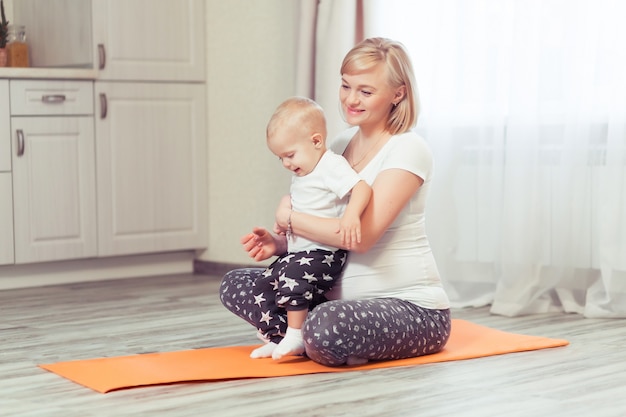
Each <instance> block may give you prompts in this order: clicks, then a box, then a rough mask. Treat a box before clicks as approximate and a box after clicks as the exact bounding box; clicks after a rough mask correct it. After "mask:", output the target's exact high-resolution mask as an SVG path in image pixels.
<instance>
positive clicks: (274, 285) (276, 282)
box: [271, 279, 278, 291]
mask: <svg viewBox="0 0 626 417" xmlns="http://www.w3.org/2000/svg"><path fill="white" fill-rule="evenodd" d="M271 284H272V289H273V290H274V291H276V290H277V289H278V280H277V279H274V281H272V282H271Z"/></svg>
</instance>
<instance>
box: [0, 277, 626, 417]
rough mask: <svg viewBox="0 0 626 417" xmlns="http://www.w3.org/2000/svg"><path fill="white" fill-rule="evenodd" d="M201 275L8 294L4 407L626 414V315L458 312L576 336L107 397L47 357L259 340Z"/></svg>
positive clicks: (524, 329)
mask: <svg viewBox="0 0 626 417" xmlns="http://www.w3.org/2000/svg"><path fill="white" fill-rule="evenodd" d="M217 287H218V278H217V277H209V276H203V275H195V276H192V275H183V276H169V277H153V278H142V279H132V280H117V281H108V282H98V283H88V284H73V285H65V286H55V287H42V288H29V289H20V290H10V291H3V292H0V342H1V343H0V415H1V416H62V417H73V416H77V417H89V416H107V417H109V416H194V417H195V416H220V417H221V416H237V417H242V416H245V417H254V416H276V415H281V416H299V417H305V416H359V417H366V416H377V417H378V416H403V417H404V416H424V417H426V416H550V417H558V416H570V417H573V416H580V417H589V416H592V417H604V416H615V417H623V416H625V415H626V348H625V346H626V343H625V342H626V337H625V336H626V327H625V325H626V322H624V321H623V320H591V319H584V318H581V317H579V316H575V315H561V314H556V315H541V316H530V317H521V318H505V317H499V316H492V315H489V313H488V311H487V310H486V309H475V310H463V311H455V312H454V317H456V318H464V319H468V320H471V321H474V322H476V323H479V324H483V325H488V326H491V327H495V328H498V329H501V330H507V331H513V332H518V333H526V334H534V335H540V336H549V337H556V338H565V339H568V340H569V341H570V342H571V345H570V346H568V347H564V348H556V349H548V350H542V351H535V352H527V353H516V354H509V355H502V356H496V357H489V358H482V359H473V360H468V361H458V362H447V363H441V364H432V365H422V366H416V367H409V368H393V369H382V370H370V371H358V372H346V373H341V374H318V375H306V376H293V377H285V378H270V379H249V380H238V381H227V382H217V383H216V382H212V383H184V384H174V385H165V386H157V387H146V388H135V389H129V390H121V391H115V392H111V393H108V394H99V393H96V392H94V391H91V390H89V389H87V388H84V387H82V386H79V385H77V384H74V383H72V382H70V381H67V380H65V379H64V378H61V377H59V376H56V375H54V374H52V373H48V372H46V371H43V370H41V369H40V368H37V366H36V365H37V364H39V363H51V362H56V361H64V360H72V359H85V358H93V357H101V356H117V355H127V354H135V353H146V352H155V351H173V350H181V349H192V348H200V347H208V346H224V345H235V344H254V343H256V342H257V340H256V339H255V337H254V333H255V332H254V331H253V330H252V329H251V328H249V327H248V326H247V325H246V324H244V323H243V322H241V321H239V319H237V318H235V317H234V316H231V315H230V313H228V312H227V311H226V310H225V309H224V308H223V307H222V306H221V304H220V303H219V300H218V297H217V295H216V293H217Z"/></svg>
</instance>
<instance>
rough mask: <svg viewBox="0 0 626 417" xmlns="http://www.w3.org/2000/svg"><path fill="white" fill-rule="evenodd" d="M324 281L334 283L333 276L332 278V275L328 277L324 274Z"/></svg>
mask: <svg viewBox="0 0 626 417" xmlns="http://www.w3.org/2000/svg"><path fill="white" fill-rule="evenodd" d="M322 279H323V280H324V281H332V280H333V277H332V276H330V275H328V274H322Z"/></svg>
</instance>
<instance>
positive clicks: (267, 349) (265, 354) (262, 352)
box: [250, 342, 278, 359]
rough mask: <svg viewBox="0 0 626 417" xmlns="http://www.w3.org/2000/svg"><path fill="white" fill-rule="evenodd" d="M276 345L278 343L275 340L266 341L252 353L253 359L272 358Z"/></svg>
mask: <svg viewBox="0 0 626 417" xmlns="http://www.w3.org/2000/svg"><path fill="white" fill-rule="evenodd" d="M276 346H278V345H277V344H276V343H274V342H269V343H266V344H264V345H263V346H261V347H259V348H256V349H254V350H253V351H252V353H250V357H251V358H252V359H259V358H271V357H272V353H273V352H274V350H275V349H276Z"/></svg>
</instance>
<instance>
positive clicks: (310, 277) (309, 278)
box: [302, 272, 317, 282]
mask: <svg viewBox="0 0 626 417" xmlns="http://www.w3.org/2000/svg"><path fill="white" fill-rule="evenodd" d="M302 279H306V280H307V281H309V282H316V281H317V278H315V275H313V274H310V273H308V272H305V273H304V275H302Z"/></svg>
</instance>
